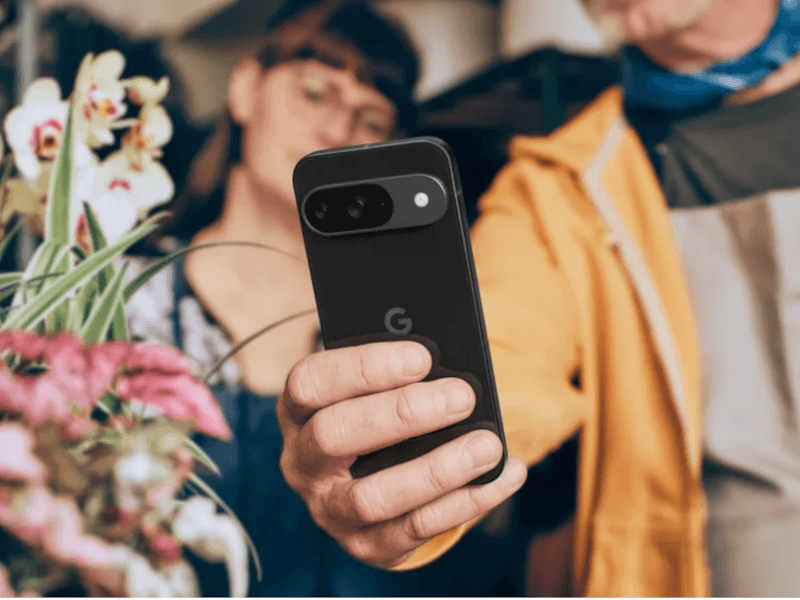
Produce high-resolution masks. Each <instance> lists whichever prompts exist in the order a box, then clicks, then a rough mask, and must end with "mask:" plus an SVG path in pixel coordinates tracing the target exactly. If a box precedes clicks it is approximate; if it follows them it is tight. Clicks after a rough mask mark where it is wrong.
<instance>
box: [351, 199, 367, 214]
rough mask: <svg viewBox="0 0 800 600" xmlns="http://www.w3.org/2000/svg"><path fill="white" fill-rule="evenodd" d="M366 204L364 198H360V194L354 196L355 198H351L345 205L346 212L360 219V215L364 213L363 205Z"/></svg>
mask: <svg viewBox="0 0 800 600" xmlns="http://www.w3.org/2000/svg"><path fill="white" fill-rule="evenodd" d="M366 205H367V203H366V201H365V200H364V198H362V197H361V196H356V197H355V198H353V200H352V201H351V202H350V204H348V205H347V214H349V215H350V216H351V217H353V218H354V219H360V218H361V215H362V214H363V213H364V207H365V206H366Z"/></svg>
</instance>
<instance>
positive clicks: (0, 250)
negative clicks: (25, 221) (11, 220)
mask: <svg viewBox="0 0 800 600" xmlns="http://www.w3.org/2000/svg"><path fill="white" fill-rule="evenodd" d="M0 194H2V187H0ZM20 229H22V221H17V222H16V224H15V225H14V227H12V228H11V231H9V232H8V233H7V234H6V236H5V237H4V238H3V240H2V241H0V258H3V255H4V254H5V253H6V249H7V248H8V244H9V243H10V242H11V240H12V239H13V238H14V236H15V235H17V233H19V230H20Z"/></svg>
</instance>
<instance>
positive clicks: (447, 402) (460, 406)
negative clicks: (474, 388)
mask: <svg viewBox="0 0 800 600" xmlns="http://www.w3.org/2000/svg"><path fill="white" fill-rule="evenodd" d="M465 386H466V384H465V383H462V382H460V381H450V382H448V383H446V384H445V385H444V386H443V388H442V391H441V394H442V404H443V405H444V409H445V410H446V411H447V412H449V413H452V414H456V415H457V414H460V413H463V412H466V411H468V410H469V409H470V408H471V407H472V398H471V397H470V393H469V390H467V389H466V387H465Z"/></svg>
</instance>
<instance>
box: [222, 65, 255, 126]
mask: <svg viewBox="0 0 800 600" xmlns="http://www.w3.org/2000/svg"><path fill="white" fill-rule="evenodd" d="M262 71H263V69H262V68H261V64H260V63H259V62H258V61H257V60H256V59H255V58H252V57H248V58H245V59H244V60H242V61H241V62H240V63H239V64H238V65H236V68H235V69H234V70H233V73H232V74H231V77H230V80H229V82H228V109H229V110H230V113H231V117H233V121H234V122H235V123H236V124H237V125H245V124H246V123H247V122H248V121H249V120H250V118H251V117H252V115H253V111H254V109H255V104H256V101H257V100H256V98H257V93H258V82H259V80H260V78H261V75H262Z"/></svg>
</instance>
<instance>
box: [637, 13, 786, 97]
mask: <svg viewBox="0 0 800 600" xmlns="http://www.w3.org/2000/svg"><path fill="white" fill-rule="evenodd" d="M779 8H780V0H711V5H710V6H709V8H708V10H707V11H706V12H705V13H703V15H702V16H700V18H699V19H698V20H697V21H695V22H694V23H692V24H691V25H690V26H688V27H686V28H683V29H681V30H678V31H673V32H671V33H669V34H667V35H665V36H663V37H660V38H654V39H650V40H647V41H644V42H641V43H640V44H639V47H640V48H641V50H642V51H643V52H644V53H645V54H646V55H647V56H648V57H649V58H650V59H651V60H652V61H653V62H655V63H656V64H659V65H661V66H663V67H665V68H668V69H671V70H673V71H691V70H697V69H702V68H704V67H707V66H708V65H710V64H714V63H720V62H726V61H731V60H736V59H737V58H740V57H742V56H744V55H745V54H747V53H748V52H750V51H752V50H753V49H754V48H756V47H757V46H758V45H759V44H761V43H762V42H763V41H764V40H765V39H766V37H767V35H769V32H770V31H771V30H772V27H773V25H774V24H775V19H776V17H777V14H778V10H779ZM797 83H800V56H798V57H796V58H794V59H792V60H790V61H788V62H787V63H786V64H784V65H783V66H782V67H780V68H779V69H778V70H777V71H775V72H774V73H772V74H771V75H769V76H768V77H767V78H766V79H764V80H763V81H761V82H759V83H758V84H757V85H755V86H754V87H752V88H748V89H745V90H740V91H738V92H735V93H733V94H731V95H730V96H728V98H727V99H726V101H725V102H726V104H729V105H733V104H744V103H748V102H755V101H757V100H760V99H762V98H766V97H768V96H772V95H774V94H778V93H780V92H782V91H784V90H786V89H788V88H790V87H791V86H793V85H795V84H797Z"/></svg>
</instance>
